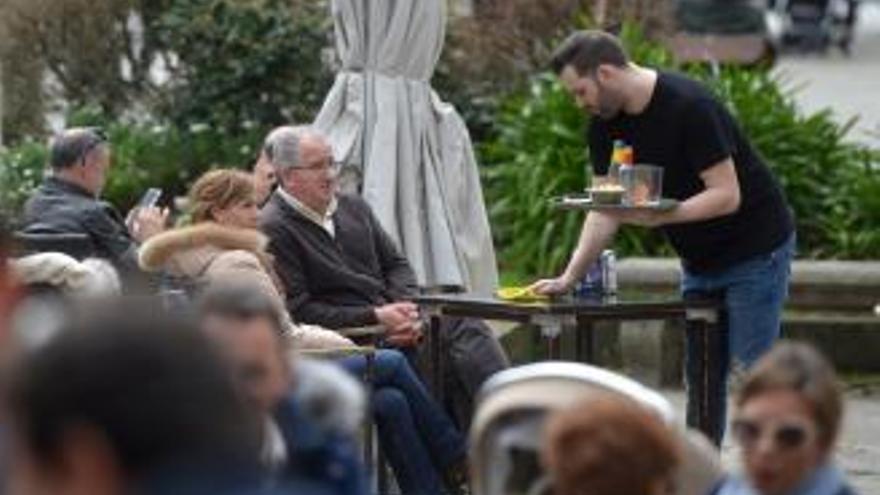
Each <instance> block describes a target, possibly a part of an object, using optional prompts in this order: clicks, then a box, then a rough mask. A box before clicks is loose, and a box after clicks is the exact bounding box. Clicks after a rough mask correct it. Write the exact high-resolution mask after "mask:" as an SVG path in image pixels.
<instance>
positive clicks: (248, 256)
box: [138, 222, 352, 349]
mask: <svg viewBox="0 0 880 495" xmlns="http://www.w3.org/2000/svg"><path fill="white" fill-rule="evenodd" d="M266 243H267V239H266V237H265V236H263V234H261V233H260V232H258V231H256V230H251V229H237V228H231V227H225V226H222V225H218V224H216V223H210V222H206V223H200V224H197V225H193V226H190V227H182V228H178V229H173V230H169V231H167V232H163V233H161V234H158V235H156V236H154V237H152V238H150V239H149V240H148V241H147V242H145V243H144V244H143V245H142V246H141V248H140V253H139V260H138V261H139V264H140V266H141V269H142V270H144V271H148V272H155V271H159V270H166V271H167V272H168V273H170V274H171V275H174V276H179V277H186V278H190V279H193V280H196V281H198V282H200V283H203V284H204V285H206V286H210V285H211V284H214V283H219V282H223V281H230V280H232V281H234V282H235V283H251V284H253V285H254V286H256V287H259V288H260V289H261V290H263V291H264V292H265V293H266V294H267V295H268V296H269V297H271V298H272V300H273V301H274V302H275V303H276V304H277V307H278V309H279V311H280V313H281V315H282V318H283V324H284V328H285V333H286V334H287V335H288V337H289V338H290V339H291V340H293V343H294V345H295V346H296V347H297V348H300V349H323V348H330V347H340V346H347V345H352V342H351V341H350V340H348V339H346V338H345V337H342V336H341V335H339V334H337V333H336V332H333V331H331V330H327V329H325V328H322V327H318V326H314V325H297V324H295V323H293V321H292V320H291V319H290V315H289V314H288V313H287V310H286V308H285V307H284V301H283V298H282V296H281V293H280V292H279V290H278V286H277V285H276V284H275V281H274V280H273V278H272V275H271V274H272V273H273V271H272V269H271V258H270V257H269V255H268V254H267V253H266Z"/></svg>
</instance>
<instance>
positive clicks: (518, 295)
mask: <svg viewBox="0 0 880 495" xmlns="http://www.w3.org/2000/svg"><path fill="white" fill-rule="evenodd" d="M495 295H496V296H498V298H499V299H503V300H505V301H548V300H549V299H550V298H549V297H548V296H545V295H543V294H537V293H535V292H534V291H533V290H532V289H530V288H528V287H502V288H500V289H498V290H497V291H496V292H495Z"/></svg>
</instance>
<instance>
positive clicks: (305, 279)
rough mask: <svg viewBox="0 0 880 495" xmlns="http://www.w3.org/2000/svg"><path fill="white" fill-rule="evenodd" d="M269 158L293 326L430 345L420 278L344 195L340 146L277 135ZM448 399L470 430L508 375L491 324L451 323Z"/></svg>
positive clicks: (363, 207)
mask: <svg viewBox="0 0 880 495" xmlns="http://www.w3.org/2000/svg"><path fill="white" fill-rule="evenodd" d="M265 152H266V155H267V157H268V159H269V160H270V161H271V163H272V165H273V166H274V167H275V170H276V175H277V177H278V183H279V188H278V190H276V192H275V193H274V194H273V195H272V197H271V198H270V199H269V201H268V202H267V204H266V206H265V207H264V208H263V211H262V215H261V227H262V230H263V231H264V232H265V233H266V234H267V235H268V236H269V251H270V252H271V253H272V254H273V255H274V256H275V261H276V268H277V270H278V274H279V276H280V278H281V281H282V283H283V285H284V288H285V291H286V301H285V303H286V306H287V310H288V311H289V312H290V315H291V317H292V318H293V319H294V320H296V321H300V322H303V323H311V324H316V325H322V326H325V327H328V328H343V327H353V326H363V325H373V324H381V325H382V326H383V327H384V328H385V330H386V333H385V340H386V341H387V343H388V344H389V345H392V346H395V347H398V348H402V349H408V348H409V349H411V348H413V347H414V346H415V345H416V343H417V342H418V341H419V337H420V335H421V318H420V316H419V311H418V308H417V307H416V305H415V304H413V303H412V302H410V299H411V298H412V297H413V296H414V295H416V294H417V293H418V286H417V283H416V278H415V274H414V273H413V270H412V268H411V267H410V265H409V263H408V261H407V260H406V258H404V257H403V255H401V254H400V251H399V250H398V249H397V247H396V246H395V245H394V242H393V241H392V240H391V238H390V236H389V235H388V234H387V233H386V232H385V230H383V228H382V226H381V225H380V224H379V221H378V219H377V218H376V217H375V216H374V214H373V212H372V210H371V209H370V207H369V205H367V203H366V202H364V201H363V200H362V199H360V198H359V197H354V196H347V195H341V194H337V190H336V186H337V181H336V178H337V170H336V167H335V165H334V162H333V157H332V154H331V150H330V146H329V145H328V144H327V141H326V140H325V139H324V137H323V136H321V135H320V134H319V133H318V132H317V131H315V130H313V129H309V128H305V127H282V128H279V129H276V130H275V131H274V132H273V133H272V134H270V135H269V137H268V138H267V140H266V147H265ZM442 338H443V339H444V340H445V341H447V343H446V345H445V348H446V349H448V351H449V353H448V355H447V356H446V359H447V360H448V361H449V365H448V366H447V369H451V371H452V373H451V376H450V377H448V378H449V380H446V381H447V382H448V385H449V386H448V387H447V390H448V391H449V393H447V394H446V396H447V397H451V400H452V403H453V404H454V405H455V416H456V419H457V420H458V422H459V425H460V426H466V425H467V424H468V422H469V417H470V412H471V407H470V406H471V402H472V400H473V396H474V395H475V394H476V392H477V390H478V389H479V387H480V385H482V383H483V381H484V380H485V379H486V378H488V377H489V376H490V375H491V374H493V373H495V372H496V371H499V370H500V369H503V368H505V367H506V366H507V364H508V363H507V358H506V356H505V355H504V352H503V350H502V349H501V347H500V345H499V344H498V341H497V340H496V339H495V337H494V335H493V334H492V331H491V329H490V328H489V327H487V326H486V325H485V324H484V323H482V322H480V321H476V320H470V319H453V318H449V319H446V321H445V322H444V328H443V332H442Z"/></svg>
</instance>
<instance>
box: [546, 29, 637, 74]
mask: <svg viewBox="0 0 880 495" xmlns="http://www.w3.org/2000/svg"><path fill="white" fill-rule="evenodd" d="M629 61H630V59H629V55H627V53H626V49H625V48H624V47H623V45H622V44H621V43H620V40H619V39H617V37H615V36H614V35H612V34H609V33H606V32H604V31H598V30H587V31H576V32H574V33H572V34H571V35H570V36H569V37H568V38H566V39H565V41H563V42H562V44H560V45H559V47H557V48H556V50H555V51H554V52H553V58H552V59H551V61H550V67H551V68H552V69H553V72H554V73H556V74H557V75H558V74H560V73H562V71H563V70H565V68H566V67H568V66H571V67H572V68H574V70H575V72H577V73H578V75H580V76H587V75H592V74H594V73H595V72H596V69H598V68H599V66H600V65H613V66H615V67H621V68H623V67H626V66H627V64H629Z"/></svg>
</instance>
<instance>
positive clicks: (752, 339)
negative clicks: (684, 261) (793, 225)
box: [681, 233, 796, 439]
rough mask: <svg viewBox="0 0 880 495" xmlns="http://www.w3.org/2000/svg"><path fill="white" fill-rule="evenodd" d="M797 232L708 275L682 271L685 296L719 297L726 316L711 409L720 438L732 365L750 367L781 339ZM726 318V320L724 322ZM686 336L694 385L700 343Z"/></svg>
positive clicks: (690, 408) (689, 374) (689, 376)
mask: <svg viewBox="0 0 880 495" xmlns="http://www.w3.org/2000/svg"><path fill="white" fill-rule="evenodd" d="M795 245H796V236H795V234H794V233H792V234H791V236H790V237H789V238H788V239H787V240H786V241H785V242H783V243H782V244H781V245H780V246H778V247H777V248H775V249H774V250H773V251H770V252H769V253H767V254H763V255H760V256H755V257H753V258H751V259H748V260H746V261H743V262H741V263H738V264H736V265H734V266H731V267H730V268H727V269H725V270H721V271H717V272H712V273H710V274H703V273H701V274H696V273H691V272H688V271H687V270H684V277H683V279H682V287H681V290H682V294H683V296H684V297H685V298H699V297H721V298H722V299H723V301H724V306H725V312H726V315H725V318H724V319H723V321H722V324H721V325H719V331H721V332H722V335H721V338H720V339H719V341H720V342H721V351H720V356H721V359H720V362H719V363H718V366H719V368H718V369H717V370H715V371H716V372H717V373H718V375H717V376H718V377H719V379H718V380H717V384H718V386H717V387H716V388H715V390H710V391H709V393H710V394H712V395H713V396H714V397H713V399H715V401H714V403H715V404H717V405H718V409H717V410H716V411H712V412H711V414H712V415H713V416H714V419H715V421H713V423H714V424H715V425H717V426H718V430H717V431H716V435H717V437H716V438H718V439H721V438H722V437H723V435H724V427H725V422H726V419H727V413H726V411H727V381H728V376H729V374H730V370H731V367H732V366H733V368H734V369H735V370H737V371H740V370H744V369H747V368H749V367H750V366H751V365H752V364H754V363H755V361H757V360H758V359H759V358H760V357H761V356H762V355H763V354H764V353H765V352H767V351H768V350H769V349H770V348H771V347H772V346H773V343H774V342H775V341H776V339H777V338H778V337H779V330H780V326H781V323H782V308H783V305H784V304H785V300H786V298H787V297H788V281H789V278H790V276H791V261H792V258H793V257H794V251H795ZM724 322H726V324H724ZM692 337H694V336H692V335H691V334H688V343H687V344H688V345H687V348H688V349H687V362H686V375H687V376H686V378H687V382H688V384H690V383H695V382H696V380H697V377H698V376H699V375H698V373H699V370H698V369H697V367H696V366H695V364H696V361H697V360H696V359H695V356H694V352H695V351H696V346H695V345H694V343H693V342H692V341H691V339H692ZM694 406H695V404H694V401H692V400H689V401H688V424H694V422H692V419H694V418H695V414H696V410H694Z"/></svg>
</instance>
